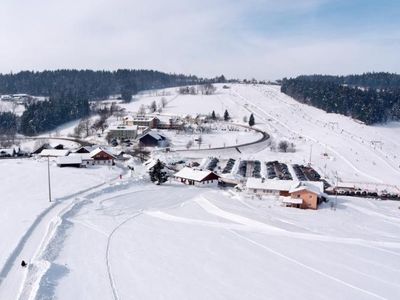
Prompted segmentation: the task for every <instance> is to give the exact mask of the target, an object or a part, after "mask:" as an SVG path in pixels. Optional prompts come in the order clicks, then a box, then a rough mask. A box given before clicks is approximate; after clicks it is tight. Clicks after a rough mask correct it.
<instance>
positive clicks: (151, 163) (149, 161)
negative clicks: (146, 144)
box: [143, 158, 157, 170]
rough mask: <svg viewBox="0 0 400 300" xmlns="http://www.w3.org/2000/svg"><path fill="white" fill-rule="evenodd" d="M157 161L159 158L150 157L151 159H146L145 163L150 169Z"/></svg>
mask: <svg viewBox="0 0 400 300" xmlns="http://www.w3.org/2000/svg"><path fill="white" fill-rule="evenodd" d="M156 163H157V159H153V158H150V159H149V160H147V161H145V162H144V163H143V165H144V166H145V167H146V169H147V170H150V169H151V168H152V167H154V166H155V165H156Z"/></svg>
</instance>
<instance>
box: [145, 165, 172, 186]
mask: <svg viewBox="0 0 400 300" xmlns="http://www.w3.org/2000/svg"><path fill="white" fill-rule="evenodd" d="M164 167H165V164H164V163H162V162H161V161H160V160H159V159H157V163H156V164H155V165H154V167H152V168H151V169H150V171H149V175H150V180H151V181H152V182H154V183H155V184H157V185H160V184H162V183H164V182H166V181H167V180H168V175H167V172H165V171H164Z"/></svg>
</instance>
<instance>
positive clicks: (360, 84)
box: [281, 73, 400, 124]
mask: <svg viewBox="0 0 400 300" xmlns="http://www.w3.org/2000/svg"><path fill="white" fill-rule="evenodd" d="M281 91H282V92H283V93H285V94H287V95H289V96H291V97H293V98H295V99H296V100H298V101H300V102H302V103H306V104H310V105H313V106H315V107H318V108H321V109H323V110H325V111H327V112H334V113H340V114H343V115H346V116H351V117H353V118H355V119H358V120H360V121H363V122H365V123H367V124H374V123H383V122H386V121H393V120H400V75H397V74H389V73H367V74H363V75H350V76H323V75H311V76H299V77H297V78H290V79H286V78H285V79H284V80H283V81H282V88H281Z"/></svg>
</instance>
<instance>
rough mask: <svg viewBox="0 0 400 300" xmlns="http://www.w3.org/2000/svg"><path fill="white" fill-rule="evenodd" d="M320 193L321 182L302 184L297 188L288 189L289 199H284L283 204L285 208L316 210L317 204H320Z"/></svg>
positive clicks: (321, 189)
mask: <svg viewBox="0 0 400 300" xmlns="http://www.w3.org/2000/svg"><path fill="white" fill-rule="evenodd" d="M317 183H320V184H317ZM322 192H323V182H312V183H311V182H310V183H309V182H303V183H300V184H299V185H298V186H297V187H294V188H292V189H290V191H289V193H290V198H289V199H284V200H283V202H284V204H286V206H291V207H297V208H303V209H317V208H318V204H320V203H321V202H322V199H323V197H322ZM285 200H286V202H285Z"/></svg>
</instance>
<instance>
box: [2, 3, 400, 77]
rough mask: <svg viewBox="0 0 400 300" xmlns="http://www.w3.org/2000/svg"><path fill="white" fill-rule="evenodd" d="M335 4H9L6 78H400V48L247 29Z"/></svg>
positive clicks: (5, 20)
mask: <svg viewBox="0 0 400 300" xmlns="http://www.w3.org/2000/svg"><path fill="white" fill-rule="evenodd" d="M326 1H328V0H302V1H289V0H281V1H279V2H277V1H275V0H248V1H244V0H231V1H229V0H219V1H218V0H214V1H212V0H203V1H184V0H171V1H162V0H156V1H144V0H137V1H123V0H114V1H112V0H109V1H107V0H86V1H83V0H82V1H76V0H69V1H67V0H58V1H51V0H39V1H28V0H16V1H11V0H3V1H2V3H1V4H0V36H1V42H0V71H1V72H9V71H10V70H13V71H18V70H21V69H35V70H38V69H39V70H40V69H56V68H91V69H116V68H153V69H158V70H162V71H168V72H183V73H191V74H198V75H200V76H216V75H219V74H222V73H223V74H225V75H227V76H228V77H241V78H243V77H256V78H260V79H263V78H266V79H274V78H279V77H282V76H291V75H294V74H300V73H321V72H322V73H351V72H360V71H368V70H389V71H396V70H399V62H398V59H397V55H396V52H398V50H400V49H399V48H400V45H399V43H393V42H391V43H385V44H382V38H381V37H378V38H376V39H373V40H366V39H364V40H359V39H358V40H357V39H352V38H351V37H343V38H339V39H335V40H329V39H325V40H321V39H319V40H316V39H315V38H312V37H309V38H307V37H302V38H300V37H295V36H279V35H276V34H275V35H274V36H275V37H274V38H271V37H267V36H266V35H265V34H264V33H262V31H257V32H256V31H252V30H251V24H250V25H249V24H244V22H245V21H244V20H247V21H248V18H249V17H251V14H252V13H254V12H257V13H258V14H260V13H262V14H264V15H265V17H266V18H267V17H268V16H270V15H273V14H276V13H279V12H287V11H295V12H296V13H299V12H306V11H312V10H315V9H317V8H318V7H319V6H320V5H322V4H324V3H325V2H326ZM276 36H277V37H276ZM391 38H392V39H393V37H391ZM394 40H396V39H395V38H394Z"/></svg>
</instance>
